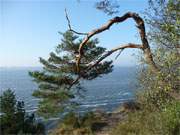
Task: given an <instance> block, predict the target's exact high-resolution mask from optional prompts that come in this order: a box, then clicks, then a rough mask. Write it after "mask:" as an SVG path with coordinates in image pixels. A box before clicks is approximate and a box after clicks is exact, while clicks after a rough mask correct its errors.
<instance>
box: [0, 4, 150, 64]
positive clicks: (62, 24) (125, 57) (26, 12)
mask: <svg viewBox="0 0 180 135" xmlns="http://www.w3.org/2000/svg"><path fill="white" fill-rule="evenodd" d="M119 1H121V3H120V8H119V10H120V12H119V14H118V15H123V14H124V13H125V12H127V11H133V12H137V13H139V14H140V15H142V14H141V12H142V11H144V9H145V8H146V7H147V0H119ZM94 2H95V1H94V0H80V2H78V1H77V0H1V1H0V67H1V66H2V67H12V66H18V67H19V66H40V64H39V62H38V58H39V57H43V58H48V55H49V53H50V52H51V51H53V50H54V49H55V46H57V44H58V43H60V40H61V36H60V35H59V34H58V31H61V32H65V31H66V30H67V29H68V26H67V21H66V19H65V14H64V9H65V8H66V9H67V10H68V14H69V17H70V19H71V23H72V27H73V28H74V29H75V30H77V31H81V32H88V31H90V30H92V29H94V28H98V27H99V26H101V25H102V24H104V23H106V22H107V20H108V19H110V18H112V16H107V15H105V14H104V13H102V12H100V11H98V10H96V9H95V8H94ZM96 37H98V38H99V39H100V44H99V45H101V46H103V47H107V48H108V49H111V48H113V47H116V46H118V45H120V44H124V43H129V42H134V43H139V42H140V40H139V38H138V33H137V28H136V27H135V23H134V21H132V20H131V19H130V20H128V21H126V22H123V23H122V24H118V25H114V26H112V27H111V29H110V30H108V31H106V32H104V33H102V34H99V35H97V36H96ZM133 54H137V51H135V50H133V49H129V50H125V51H124V52H123V53H122V55H121V56H119V58H118V59H117V60H115V64H116V65H121V66H131V65H134V64H137V60H136V59H135V58H134V56H133ZM110 59H113V60H114V56H111V57H110Z"/></svg>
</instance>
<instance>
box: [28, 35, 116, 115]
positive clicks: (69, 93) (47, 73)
mask: <svg viewBox="0 0 180 135" xmlns="http://www.w3.org/2000/svg"><path fill="white" fill-rule="evenodd" d="M60 34H61V35H62V36H63V39H62V40H61V43H60V44H59V45H58V46H57V47H56V52H51V53H50V57H49V58H48V60H45V59H43V58H40V63H41V64H42V65H43V70H42V71H34V72H30V75H31V76H32V77H33V78H34V81H36V82H37V83H38V85H39V87H38V90H36V91H35V92H34V94H33V95H34V96H36V97H39V98H41V99H42V100H41V101H40V105H39V113H40V114H41V115H42V116H45V117H48V116H52V115H57V114H58V112H60V111H62V110H64V109H65V108H68V107H70V106H71V105H73V103H74V102H73V101H72V100H70V99H72V98H74V97H75V96H79V95H81V94H82V93H81V92H82V91H81V86H80V78H81V79H84V80H92V79H94V78H97V77H100V76H101V75H103V74H107V73H109V72H111V71H112V61H104V62H103V63H99V64H98V65H96V67H93V68H91V69H88V67H89V63H90V62H91V61H93V60H94V59H97V58H99V57H100V56H101V55H102V54H103V53H104V52H105V50H106V49H105V48H103V47H99V46H97V44H98V43H99V42H98V39H93V40H90V41H89V42H87V46H86V47H85V53H86V57H83V58H82V62H81V64H80V66H81V69H82V70H81V73H80V74H79V73H78V71H77V68H76V54H78V47H79V45H80V43H81V42H82V39H79V38H78V36H76V35H74V34H73V33H72V32H70V31H67V32H65V33H60ZM72 86H73V87H72Z"/></svg>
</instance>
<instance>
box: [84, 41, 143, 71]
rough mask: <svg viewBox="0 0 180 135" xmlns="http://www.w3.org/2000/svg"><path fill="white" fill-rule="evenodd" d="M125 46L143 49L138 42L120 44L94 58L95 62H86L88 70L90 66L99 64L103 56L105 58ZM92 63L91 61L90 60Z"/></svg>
mask: <svg viewBox="0 0 180 135" xmlns="http://www.w3.org/2000/svg"><path fill="white" fill-rule="evenodd" d="M126 48H137V49H143V46H142V45H139V44H133V43H129V44H126V45H121V46H118V47H116V48H114V49H112V50H110V51H107V52H106V53H105V54H104V55H102V56H101V57H100V58H99V59H98V60H96V61H95V62H93V64H88V66H89V67H88V69H87V70H90V69H91V68H93V67H95V66H96V65H97V64H99V63H100V62H101V61H103V60H104V59H105V58H107V57H108V56H110V55H111V54H112V53H114V52H116V51H118V50H124V49H126ZM91 63H92V62H91Z"/></svg>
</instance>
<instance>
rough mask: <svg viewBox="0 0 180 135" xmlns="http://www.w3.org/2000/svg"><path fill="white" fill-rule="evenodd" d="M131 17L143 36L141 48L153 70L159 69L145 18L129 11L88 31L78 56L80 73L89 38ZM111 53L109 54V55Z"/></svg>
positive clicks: (77, 64) (141, 36) (77, 63)
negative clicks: (84, 50)
mask: <svg viewBox="0 0 180 135" xmlns="http://www.w3.org/2000/svg"><path fill="white" fill-rule="evenodd" d="M129 18H132V19H133V20H134V21H135V22H136V25H137V28H138V29H139V34H140V38H141V42H142V46H141V47H139V48H141V49H142V50H143V52H144V56H145V60H146V62H147V63H148V64H149V65H150V66H151V67H152V69H153V71H155V72H158V71H159V69H158V68H157V66H156V64H155V62H154V61H153V57H152V53H151V50H150V46H149V43H148V40H147V38H146V31H145V26H144V21H143V19H142V18H141V17H140V16H139V15H138V14H136V13H132V12H127V13H126V14H124V15H123V16H121V17H118V16H117V17H114V18H113V19H111V20H109V21H108V22H107V23H106V24H104V25H103V26H101V27H100V28H97V29H94V30H92V31H90V32H89V33H87V36H86V37H85V38H84V40H83V41H82V43H81V44H80V46H79V55H78V58H77V61H76V66H77V71H78V72H79V73H80V62H81V58H82V56H83V55H84V54H83V47H84V46H85V45H86V43H87V42H88V41H89V39H90V38H91V37H93V36H94V35H96V34H99V33H101V32H103V31H106V30H108V29H109V28H110V27H111V26H112V25H113V24H114V23H121V22H123V21H125V20H127V19H129ZM111 54H112V53H111ZM109 55H110V54H109ZM109 55H107V56H109ZM107 56H106V57H107ZM103 59H104V58H103Z"/></svg>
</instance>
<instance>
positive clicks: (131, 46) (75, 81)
mask: <svg viewBox="0 0 180 135" xmlns="http://www.w3.org/2000/svg"><path fill="white" fill-rule="evenodd" d="M126 48H137V49H143V46H142V45H140V44H133V43H129V44H125V45H120V46H118V47H116V48H113V49H111V50H109V51H106V52H105V53H104V54H103V55H102V56H101V57H100V58H99V59H97V60H95V61H92V62H90V63H89V64H87V69H86V71H84V73H83V74H86V72H88V71H89V70H91V69H92V68H93V67H95V66H96V65H97V64H99V63H100V62H101V61H103V60H104V59H105V58H107V57H108V56H110V55H111V54H112V53H114V52H116V51H118V50H121V51H122V50H124V49H126ZM79 79H81V75H80V74H79V76H78V77H77V78H76V79H75V80H74V81H73V82H72V84H71V85H70V87H69V88H71V87H72V86H73V85H74V84H76V83H77V82H78V81H79Z"/></svg>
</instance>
